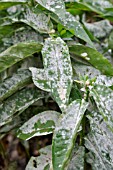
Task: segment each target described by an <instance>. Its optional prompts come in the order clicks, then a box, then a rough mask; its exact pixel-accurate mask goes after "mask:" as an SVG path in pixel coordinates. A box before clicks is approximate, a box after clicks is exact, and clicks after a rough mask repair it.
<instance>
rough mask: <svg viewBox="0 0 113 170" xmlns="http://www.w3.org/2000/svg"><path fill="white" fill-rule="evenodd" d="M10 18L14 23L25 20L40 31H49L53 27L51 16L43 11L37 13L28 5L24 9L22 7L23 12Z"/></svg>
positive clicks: (24, 21)
mask: <svg viewBox="0 0 113 170" xmlns="http://www.w3.org/2000/svg"><path fill="white" fill-rule="evenodd" d="M10 19H11V21H12V22H13V23H15V22H23V23H25V24H27V25H29V26H31V27H32V28H33V29H35V30H36V31H39V32H40V33H49V32H51V30H52V28H53V24H52V22H51V20H50V17H48V16H46V15H45V14H44V13H43V12H42V11H41V12H40V13H35V12H34V10H33V9H31V8H30V7H27V6H26V8H24V11H23V8H22V11H21V14H19V15H18V16H16V17H14V16H12V17H10Z"/></svg>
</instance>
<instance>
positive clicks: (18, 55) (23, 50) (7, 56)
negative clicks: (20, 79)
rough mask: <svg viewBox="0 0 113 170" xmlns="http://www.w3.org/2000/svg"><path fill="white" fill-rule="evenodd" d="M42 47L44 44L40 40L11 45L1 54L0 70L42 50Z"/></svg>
mask: <svg viewBox="0 0 113 170" xmlns="http://www.w3.org/2000/svg"><path fill="white" fill-rule="evenodd" d="M41 48H42V45H41V44H40V43H38V42H23V43H18V44H15V45H13V46H11V47H9V48H8V49H7V50H5V51H3V52H2V53H1V54H0V72H2V71H4V70H5V69H7V68H9V67H11V66H12V65H13V64H15V63H17V62H18V61H21V60H23V59H24V58H26V57H28V56H30V55H32V54H33V53H36V52H39V51H41Z"/></svg>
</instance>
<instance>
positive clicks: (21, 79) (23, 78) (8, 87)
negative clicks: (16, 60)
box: [0, 69, 32, 101]
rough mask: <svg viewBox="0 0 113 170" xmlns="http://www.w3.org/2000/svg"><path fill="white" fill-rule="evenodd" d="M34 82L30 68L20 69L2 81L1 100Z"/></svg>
mask: <svg viewBox="0 0 113 170" xmlns="http://www.w3.org/2000/svg"><path fill="white" fill-rule="evenodd" d="M31 82H32V79H31V73H30V71H29V70H27V69H26V70H20V71H18V73H17V74H14V75H13V76H12V77H11V78H7V79H5V80H4V81H3V82H2V83H0V101H3V100H4V99H6V98H7V97H9V96H11V95H12V94H13V93H15V92H16V91H17V90H18V89H19V88H22V87H23V86H25V85H27V84H29V83H31Z"/></svg>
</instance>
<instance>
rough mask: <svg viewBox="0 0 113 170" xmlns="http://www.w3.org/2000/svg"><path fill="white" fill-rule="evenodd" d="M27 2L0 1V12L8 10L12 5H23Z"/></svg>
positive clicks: (23, 0)
mask: <svg viewBox="0 0 113 170" xmlns="http://www.w3.org/2000/svg"><path fill="white" fill-rule="evenodd" d="M26 2H27V0H0V10H3V9H5V8H9V7H11V6H13V5H18V4H24V3H26Z"/></svg>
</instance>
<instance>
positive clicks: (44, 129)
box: [17, 111, 60, 140]
mask: <svg viewBox="0 0 113 170" xmlns="http://www.w3.org/2000/svg"><path fill="white" fill-rule="evenodd" d="M59 116H60V113H58V112H56V111H44V112H42V113H38V114H37V115H35V116H33V117H32V118H31V119H29V120H28V121H27V122H25V123H24V124H23V125H22V126H21V127H20V128H19V130H18V132H17V137H19V138H21V139H23V140H28V139H30V138H32V137H34V136H42V135H47V134H50V133H53V130H54V129H55V126H56V124H57V122H58V119H59Z"/></svg>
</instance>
